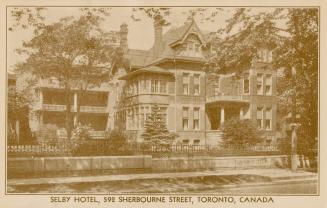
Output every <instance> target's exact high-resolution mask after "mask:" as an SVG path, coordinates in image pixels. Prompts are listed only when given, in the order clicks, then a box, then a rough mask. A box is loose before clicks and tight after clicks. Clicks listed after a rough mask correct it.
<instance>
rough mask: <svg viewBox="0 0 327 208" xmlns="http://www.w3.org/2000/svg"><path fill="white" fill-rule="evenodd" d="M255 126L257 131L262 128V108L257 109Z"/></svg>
mask: <svg viewBox="0 0 327 208" xmlns="http://www.w3.org/2000/svg"><path fill="white" fill-rule="evenodd" d="M257 126H258V129H262V126H263V108H262V107H258V108H257Z"/></svg>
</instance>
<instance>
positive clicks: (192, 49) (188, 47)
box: [187, 42, 194, 51]
mask: <svg viewBox="0 0 327 208" xmlns="http://www.w3.org/2000/svg"><path fill="white" fill-rule="evenodd" d="M187 50H188V51H194V43H193V42H188V43H187Z"/></svg>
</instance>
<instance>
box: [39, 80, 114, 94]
mask: <svg viewBox="0 0 327 208" xmlns="http://www.w3.org/2000/svg"><path fill="white" fill-rule="evenodd" d="M38 87H41V88H50V89H62V90H63V89H64V87H63V86H62V85H61V84H60V82H59V81H58V80H56V79H41V80H39V83H38ZM72 90H78V88H73V89H72ZM87 91H94V92H97V91H98V92H108V91H109V86H108V85H107V83H103V84H101V85H100V86H98V87H93V88H89V89H88V90H87Z"/></svg>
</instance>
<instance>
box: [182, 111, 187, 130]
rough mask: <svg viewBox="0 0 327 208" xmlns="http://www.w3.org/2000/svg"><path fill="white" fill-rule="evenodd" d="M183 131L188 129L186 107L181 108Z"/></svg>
mask: <svg viewBox="0 0 327 208" xmlns="http://www.w3.org/2000/svg"><path fill="white" fill-rule="evenodd" d="M183 129H184V130H187V129H188V107H183Z"/></svg>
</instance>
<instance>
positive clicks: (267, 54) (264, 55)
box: [259, 49, 273, 63]
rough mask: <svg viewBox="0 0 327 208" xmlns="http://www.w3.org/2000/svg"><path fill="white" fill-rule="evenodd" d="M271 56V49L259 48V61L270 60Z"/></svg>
mask: <svg viewBox="0 0 327 208" xmlns="http://www.w3.org/2000/svg"><path fill="white" fill-rule="evenodd" d="M272 59H273V56H272V51H270V50H268V49H261V50H259V61H260V62H268V63H270V62H272Z"/></svg>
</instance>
